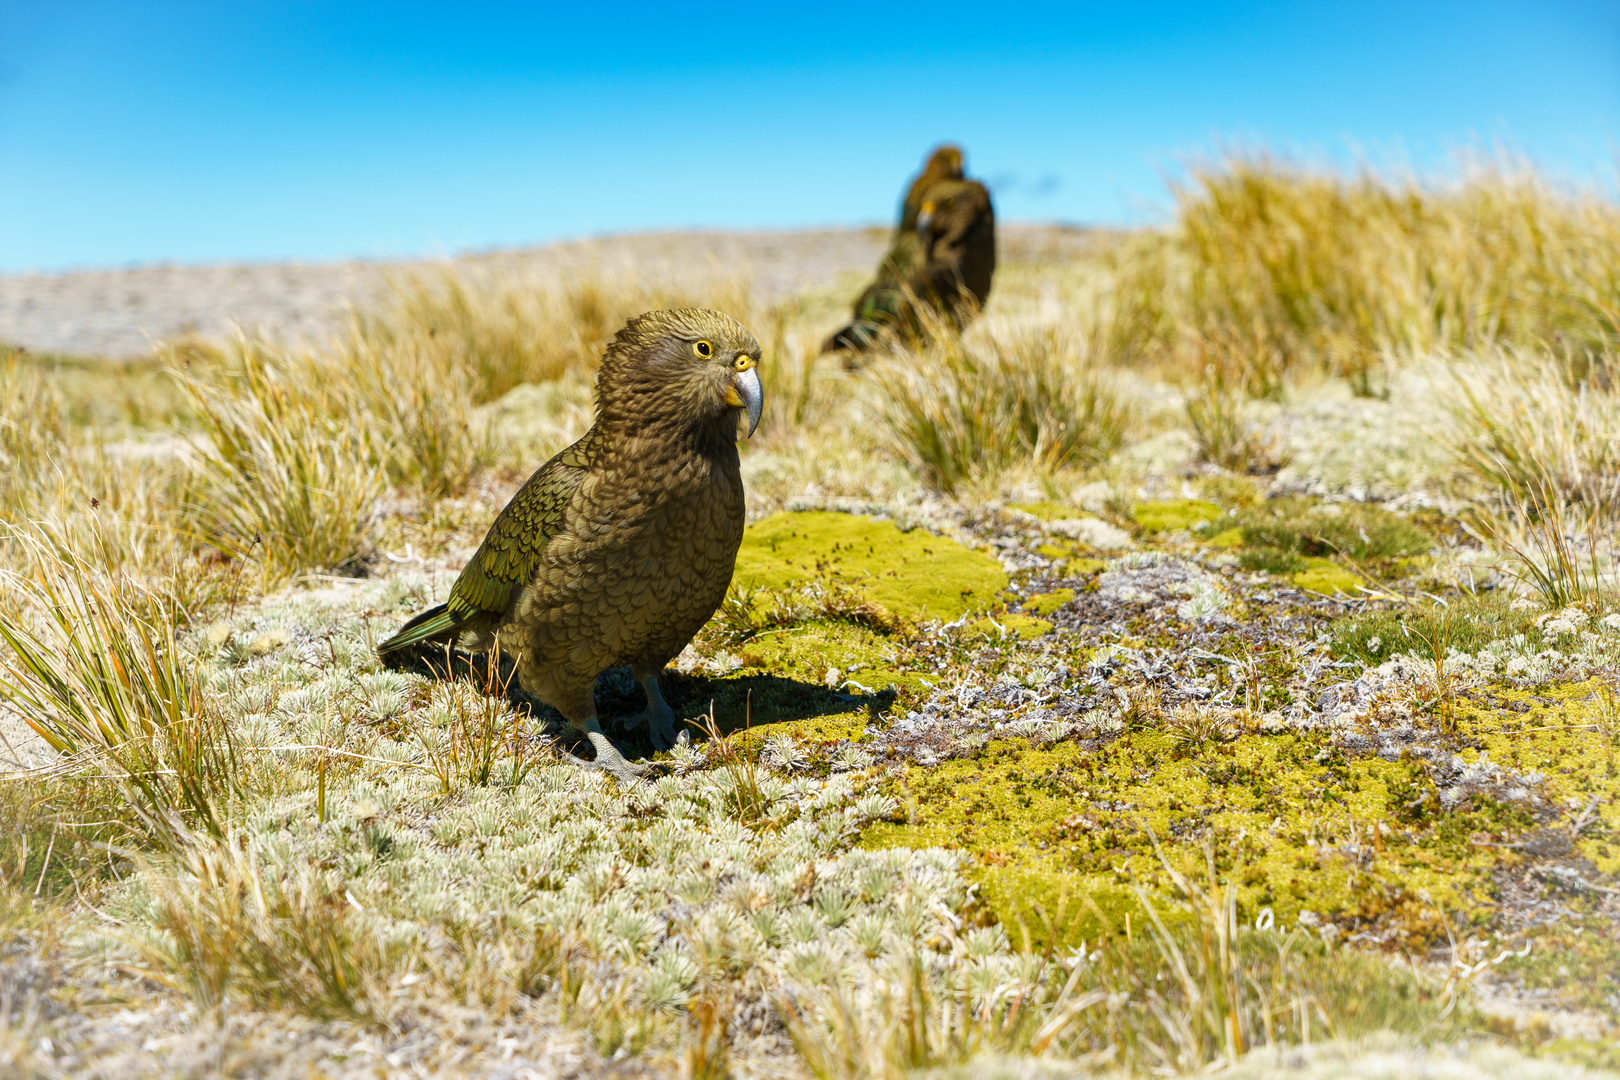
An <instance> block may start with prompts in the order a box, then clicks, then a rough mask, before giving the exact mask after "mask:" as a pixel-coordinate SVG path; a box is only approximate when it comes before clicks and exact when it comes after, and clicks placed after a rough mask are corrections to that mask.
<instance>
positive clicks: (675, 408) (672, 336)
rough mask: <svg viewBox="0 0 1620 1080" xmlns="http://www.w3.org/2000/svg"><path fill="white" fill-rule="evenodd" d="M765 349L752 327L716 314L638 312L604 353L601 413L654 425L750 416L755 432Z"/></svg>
mask: <svg viewBox="0 0 1620 1080" xmlns="http://www.w3.org/2000/svg"><path fill="white" fill-rule="evenodd" d="M760 353H761V350H760V347H759V342H758V341H757V340H755V338H754V335H753V334H751V333H749V332H748V328H747V327H745V326H744V325H743V324H742V323H740V322H738V321H737V320H736V319H733V318H732V317H731V316H730V315H725V314H722V313H720V312H718V311H708V310H705V309H703V308H675V309H672V310H669V311H649V312H647V313H646V314H645V315H638V316H636V317H635V318H634V319H631V320H630V321H629V322H627V323H625V324H624V329H622V330H620V331H619V332H618V334H616V335H615V336H614V338H613V342H612V343H611V344H610V345H608V347H607V353H606V354H605V355H604V356H603V357H602V369H601V371H599V372H598V373H597V376H596V407H597V413H598V415H599V416H601V417H604V418H616V419H620V420H623V421H626V422H629V423H631V424H636V425H640V426H642V427H645V428H647V429H649V430H650V429H663V430H670V429H693V428H700V429H718V428H721V427H725V426H726V425H731V427H730V428H727V430H734V429H735V424H736V422H737V420H738V418H739V417H740V416H741V415H742V414H743V413H746V414H747V416H748V434H749V435H753V433H754V429H755V428H756V427H758V426H759V414H760V410H761V409H762V408H763V406H764V404H765V392H764V388H763V387H761V386H760V382H759V361H760ZM728 437H729V436H728Z"/></svg>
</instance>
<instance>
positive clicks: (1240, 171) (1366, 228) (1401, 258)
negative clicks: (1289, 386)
mask: <svg viewBox="0 0 1620 1080" xmlns="http://www.w3.org/2000/svg"><path fill="white" fill-rule="evenodd" d="M1175 194H1176V202H1177V208H1176V219H1175V224H1174V225H1173V226H1172V227H1171V228H1170V229H1169V230H1167V231H1165V232H1162V233H1157V232H1155V233H1148V234H1143V235H1141V236H1138V237H1136V238H1134V239H1132V240H1131V241H1129V242H1127V243H1126V244H1124V245H1122V246H1121V247H1120V248H1119V249H1118V250H1117V251H1116V252H1115V253H1114V254H1113V256H1112V260H1113V282H1112V286H1111V299H1110V302H1111V307H1112V310H1113V317H1112V322H1111V329H1110V336H1111V339H1112V340H1113V341H1114V342H1115V343H1116V346H1117V348H1118V349H1119V350H1120V352H1121V353H1123V354H1127V355H1134V356H1137V357H1139V358H1140V359H1141V360H1142V361H1143V362H1146V363H1148V364H1149V365H1152V366H1156V367H1159V368H1163V369H1168V370H1172V371H1187V372H1198V371H1201V370H1203V368H1204V367H1205V366H1206V365H1207V364H1209V363H1211V362H1215V363H1218V364H1221V365H1223V366H1226V367H1229V368H1230V369H1231V370H1233V371H1235V372H1237V373H1238V374H1239V376H1240V378H1241V380H1242V382H1243V384H1244V385H1245V386H1246V387H1247V388H1248V389H1249V390H1250V392H1252V393H1255V394H1261V395H1273V394H1276V393H1278V392H1279V391H1280V390H1281V388H1282V385H1283V382H1284V380H1285V379H1286V378H1288V377H1289V376H1290V375H1291V374H1292V373H1294V372H1296V371H1300V370H1303V369H1316V370H1320V371H1324V372H1327V373H1329V374H1332V375H1339V376H1344V377H1347V378H1349V379H1351V380H1352V382H1353V383H1354V384H1355V385H1357V386H1358V388H1360V389H1361V390H1362V391H1363V392H1368V393H1370V392H1373V391H1375V390H1376V388H1377V383H1378V378H1379V372H1380V369H1381V367H1382V366H1383V365H1385V364H1386V363H1390V362H1395V361H1397V360H1398V359H1399V358H1401V357H1405V356H1411V355H1416V354H1420V353H1426V352H1432V351H1460V350H1466V349H1477V348H1482V347H1484V346H1486V345H1489V344H1500V345H1511V346H1517V347H1522V348H1556V349H1559V350H1567V351H1569V352H1570V353H1571V354H1572V355H1575V356H1579V357H1582V358H1588V360H1589V361H1590V362H1596V360H1597V358H1598V357H1600V356H1602V355H1604V354H1606V353H1608V352H1610V351H1612V349H1613V348H1614V345H1615V343H1616V335H1617V333H1620V304H1617V302H1616V298H1617V297H1620V211H1617V210H1616V208H1615V207H1614V206H1613V205H1612V204H1610V203H1608V202H1606V201H1603V200H1600V199H1597V198H1593V197H1587V196H1583V195H1579V194H1570V193H1565V192H1561V191H1558V190H1556V189H1554V188H1552V187H1551V186H1550V185H1548V184H1547V183H1546V182H1544V181H1542V180H1540V179H1539V178H1537V177H1536V176H1535V175H1534V174H1533V173H1532V172H1530V171H1529V170H1527V169H1522V168H1516V167H1509V166H1498V167H1485V168H1480V169H1476V170H1473V171H1471V172H1470V173H1469V174H1468V175H1466V177H1465V178H1464V179H1463V180H1462V181H1461V182H1460V183H1457V184H1453V185H1450V186H1447V187H1436V186H1426V185H1423V184H1421V183H1419V182H1417V181H1416V180H1407V181H1401V182H1397V181H1391V180H1388V179H1385V178H1382V177H1379V176H1377V175H1375V174H1373V173H1370V172H1369V173H1364V174H1362V175H1360V176H1358V177H1354V178H1345V177H1340V176H1334V175H1321V174H1312V173H1310V172H1307V171H1305V170H1303V169H1300V168H1297V167H1295V166H1292V165H1289V164H1287V163H1285V162H1281V161H1278V160H1276V159H1272V158H1264V157H1260V158H1249V159H1245V158H1237V159H1232V160H1228V161H1225V162H1219V163H1215V164H1212V165H1209V166H1206V167H1204V168H1201V169H1198V170H1195V171H1194V173H1193V175H1192V177H1191V178H1190V179H1189V180H1188V181H1187V182H1186V183H1185V184H1184V185H1182V186H1181V187H1179V188H1178V189H1177V190H1176V193H1175Z"/></svg>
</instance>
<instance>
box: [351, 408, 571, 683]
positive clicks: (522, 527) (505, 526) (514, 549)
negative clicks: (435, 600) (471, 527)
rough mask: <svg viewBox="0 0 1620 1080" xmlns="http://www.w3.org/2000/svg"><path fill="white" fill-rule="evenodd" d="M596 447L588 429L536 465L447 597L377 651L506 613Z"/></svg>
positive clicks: (450, 634)
mask: <svg viewBox="0 0 1620 1080" xmlns="http://www.w3.org/2000/svg"><path fill="white" fill-rule="evenodd" d="M599 447H600V438H599V437H598V436H597V433H596V430H595V429H594V428H593V429H592V430H591V431H590V432H588V433H587V434H586V435H585V437H584V438H582V439H580V440H579V441H578V442H576V443H575V444H574V445H572V446H570V447H568V448H567V449H566V450H563V451H561V452H560V453H558V454H557V456H556V457H553V458H552V459H551V460H550V461H548V462H546V463H545V464H544V465H542V466H540V468H538V469H536V470H535V471H534V475H532V476H530V477H529V479H528V480H527V481H526V482H525V483H524V485H523V486H522V487H521V488H519V489H518V493H517V494H516V495H514V496H512V501H511V502H509V503H507V504H506V508H505V509H504V510H502V511H501V512H500V514H499V516H497V517H496V518H495V524H493V525H491V526H490V529H489V534H488V535H486V536H485V537H484V542H483V543H482V544H480V545H479V546H478V551H477V552H476V553H475V554H474V555H473V557H472V559H470V560H469V561H468V563H467V565H466V566H465V567H464V568H463V569H462V571H461V576H460V577H458V578H456V583H455V584H454V585H453V586H451V588H450V599H449V600H447V601H446V602H445V603H443V604H439V605H438V606H436V607H432V608H429V609H428V610H427V611H424V612H422V614H420V615H418V616H416V618H414V619H412V620H411V621H410V622H408V623H406V624H405V625H404V626H403V627H401V628H400V631H399V633H397V634H395V635H394V636H393V637H391V638H389V639H388V640H387V641H385V642H383V643H382V644H381V645H379V646H377V651H378V652H379V653H384V654H386V653H390V652H397V651H398V650H400V649H406V648H409V647H410V646H412V645H418V644H421V643H423V642H427V641H445V640H450V639H452V638H454V637H455V636H456V635H457V633H458V632H459V631H460V629H461V628H462V627H464V626H466V625H467V624H469V623H478V622H487V621H489V620H491V619H499V618H501V617H503V616H505V614H506V613H507V611H508V610H510V608H511V606H512V603H513V601H515V600H516V599H517V597H518V595H519V593H520V592H521V591H522V589H523V587H524V586H525V585H527V584H528V583H529V582H531V581H533V580H534V576H535V574H536V573H537V572H538V571H539V569H540V554H541V552H542V551H544V550H545V546H546V545H547V544H548V543H550V542H551V539H552V538H553V537H554V536H556V535H557V534H559V533H560V532H562V530H563V519H564V516H565V513H566V511H567V509H568V504H569V503H570V502H572V501H573V498H574V493H575V492H576V491H578V490H579V485H580V483H581V481H583V480H584V479H585V475H586V473H587V472H588V471H589V470H590V466H591V464H592V462H593V461H594V460H595V459H596V456H597V452H598V450H599Z"/></svg>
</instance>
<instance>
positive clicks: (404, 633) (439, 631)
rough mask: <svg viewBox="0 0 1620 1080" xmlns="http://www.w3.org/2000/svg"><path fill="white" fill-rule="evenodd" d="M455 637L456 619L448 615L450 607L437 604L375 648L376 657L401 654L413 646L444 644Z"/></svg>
mask: <svg viewBox="0 0 1620 1080" xmlns="http://www.w3.org/2000/svg"><path fill="white" fill-rule="evenodd" d="M455 635H456V617H455V616H454V615H452V614H450V605H448V604H439V605H438V606H437V607H430V608H428V609H427V610H426V611H424V612H422V614H420V615H418V616H416V618H414V619H412V620H411V621H410V622H408V623H406V624H405V625H404V626H402V627H400V628H399V633H397V634H395V635H394V636H393V637H391V638H389V639H388V640H387V641H385V642H383V643H382V644H381V645H378V646H377V655H378V656H388V655H389V654H391V653H397V652H403V651H404V650H406V649H409V648H411V647H412V646H413V645H421V644H424V643H426V642H445V641H450V640H452V639H453V638H454V637H455Z"/></svg>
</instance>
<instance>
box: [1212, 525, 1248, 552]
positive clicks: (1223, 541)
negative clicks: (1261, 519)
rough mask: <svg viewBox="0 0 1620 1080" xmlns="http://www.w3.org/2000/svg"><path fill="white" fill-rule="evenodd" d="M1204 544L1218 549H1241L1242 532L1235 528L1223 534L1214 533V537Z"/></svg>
mask: <svg viewBox="0 0 1620 1080" xmlns="http://www.w3.org/2000/svg"><path fill="white" fill-rule="evenodd" d="M1204 543H1206V544H1208V545H1209V546H1210V547H1218V548H1235V547H1242V546H1243V530H1242V529H1240V528H1236V527H1234V528H1230V529H1227V530H1225V531H1224V532H1218V533H1216V534H1215V535H1214V536H1212V537H1210V538H1209V539H1208V540H1206V541H1204Z"/></svg>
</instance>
